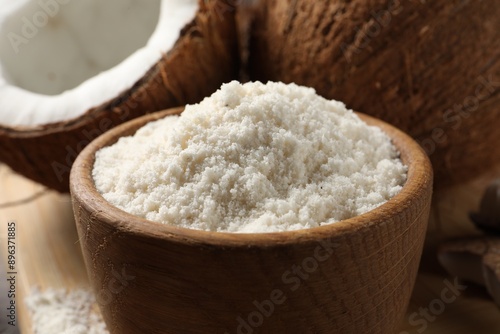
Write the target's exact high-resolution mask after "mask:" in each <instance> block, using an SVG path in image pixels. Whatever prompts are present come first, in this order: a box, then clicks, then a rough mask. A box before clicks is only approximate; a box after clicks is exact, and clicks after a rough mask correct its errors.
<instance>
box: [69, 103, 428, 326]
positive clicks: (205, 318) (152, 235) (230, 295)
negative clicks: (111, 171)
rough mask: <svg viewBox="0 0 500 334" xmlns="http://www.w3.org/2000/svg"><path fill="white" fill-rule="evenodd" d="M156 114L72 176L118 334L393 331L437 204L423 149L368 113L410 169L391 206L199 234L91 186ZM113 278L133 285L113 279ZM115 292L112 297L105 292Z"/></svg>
mask: <svg viewBox="0 0 500 334" xmlns="http://www.w3.org/2000/svg"><path fill="white" fill-rule="evenodd" d="M168 112H169V113H172V112H178V110H177V111H175V110H174V111H168ZM160 116H162V115H161V114H154V115H150V116H146V117H141V118H139V119H137V120H135V121H133V122H129V123H127V124H125V125H122V126H120V127H118V128H116V129H113V130H111V131H109V132H108V133H106V134H105V135H103V136H101V137H100V138H98V139H97V140H96V141H94V142H93V143H91V144H90V145H89V146H88V147H87V148H86V149H85V150H84V151H83V152H82V154H81V155H80V156H79V158H78V159H77V160H76V162H75V164H74V166H73V169H72V173H71V182H70V185H71V194H72V199H73V208H74V213H75V218H76V223H77V229H78V232H79V235H80V238H81V239H80V240H81V246H82V250H83V255H84V259H85V263H86V267H87V270H88V272H89V275H90V281H91V283H92V286H93V289H94V291H95V292H96V293H97V294H98V299H99V297H100V296H99V294H103V296H101V297H103V298H102V303H101V305H100V306H101V310H102V312H103V316H104V319H105V320H106V322H107V324H108V327H109V329H110V330H111V332H112V333H120V334H126V333H138V332H146V333H200V334H201V333H236V332H237V328H238V326H241V322H239V321H238V317H241V318H242V319H246V320H245V321H246V322H247V323H249V324H250V327H253V328H254V331H255V333H362V332H369V333H381V334H382V333H383V334H386V333H391V332H393V331H394V330H395V329H396V328H397V326H398V324H399V322H400V320H401V318H402V317H403V315H404V313H405V310H406V307H407V304H408V301H409V298H410V295H411V291H412V289H413V284H414V281H415V277H416V274H417V269H418V265H419V261H420V255H421V251H422V247H423V241H424V237H425V231H426V227H427V221H428V214H429V209H430V203H431V192H432V170H431V167H430V162H429V160H428V158H427V156H426V155H425V153H424V152H423V150H422V149H421V148H420V147H419V146H418V144H416V143H415V142H414V141H413V140H412V139H411V138H410V137H408V136H407V135H405V134H404V133H402V132H401V131H399V130H397V129H395V128H393V127H391V126H389V125H387V124H385V123H382V122H380V121H378V120H375V119H373V118H371V117H368V116H363V115H361V116H362V118H363V119H364V120H365V121H367V122H368V123H370V124H374V125H377V126H380V127H381V128H382V129H383V130H384V131H385V132H386V133H388V135H389V136H390V137H391V138H392V139H393V141H394V143H395V145H396V146H397V147H398V149H399V150H400V152H401V158H402V160H403V162H404V163H405V164H407V165H408V166H409V172H408V181H407V183H406V184H405V186H404V188H403V190H402V192H401V193H400V194H398V195H397V196H395V197H394V198H393V199H391V200H390V201H389V202H388V203H386V204H384V205H383V206H381V207H379V208H377V209H376V210H373V211H371V212H369V213H367V214H364V215H361V216H358V217H355V218H352V219H349V220H345V221H342V222H339V223H336V224H334V225H330V226H324V227H319V228H315V229H309V230H302V231H292V232H283V233H269V234H231V233H213V232H204V231H194V230H188V229H182V228H177V227H173V226H168V225H161V224H157V223H153V222H149V221H147V220H144V219H140V218H138V217H134V216H132V215H129V214H127V213H125V212H123V211H121V210H119V209H117V208H115V207H113V206H111V205H110V204H109V203H107V202H106V201H105V200H104V199H103V198H102V196H100V195H99V194H98V193H97V191H96V190H95V187H94V185H93V180H92V177H91V170H92V165H93V161H94V153H95V151H96V150H98V149H99V148H101V147H104V146H107V145H110V144H112V143H114V142H116V140H117V139H118V138H119V137H121V136H123V135H130V134H133V133H134V132H135V131H136V130H137V129H138V128H139V127H140V126H142V125H144V124H145V123H146V122H148V121H151V120H153V119H157V118H158V117H160ZM163 116H164V115H163ZM297 267H300V268H302V269H300V270H299V269H297ZM117 273H120V274H121V276H122V278H123V275H126V276H127V279H126V280H123V279H117ZM111 287H113V289H114V290H116V293H111V294H110V293H109V291H110V290H111ZM104 295H106V296H107V297H106V296H104ZM277 295H279V296H281V297H282V298H276V302H275V303H272V307H271V306H267V307H268V310H270V309H272V311H268V313H269V315H268V316H264V315H261V316H259V315H258V314H257V313H256V312H257V311H258V310H259V306H257V304H261V303H262V301H265V300H269V299H270V298H271V299H273V297H276V296H277ZM104 297H106V298H104ZM283 299H286V300H283ZM265 303H266V305H269V303H270V302H265ZM260 313H261V314H264V313H266V312H265V311H262V310H261V311H260ZM252 314H253V316H252ZM247 331H248V329H247Z"/></svg>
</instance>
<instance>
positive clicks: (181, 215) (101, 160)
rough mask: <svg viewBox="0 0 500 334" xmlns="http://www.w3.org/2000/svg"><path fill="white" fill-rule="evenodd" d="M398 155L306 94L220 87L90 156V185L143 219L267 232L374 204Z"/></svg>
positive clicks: (396, 167) (396, 182) (390, 181)
mask: <svg viewBox="0 0 500 334" xmlns="http://www.w3.org/2000/svg"><path fill="white" fill-rule="evenodd" d="M398 156H399V153H398V152H397V151H396V149H395V147H394V146H393V145H392V143H391V141H390V139H389V138H388V137H387V135H386V134H384V133H383V132H382V131H381V130H380V129H379V128H376V127H370V126H368V125H366V124H365V123H364V122H362V121H361V120H360V119H359V118H358V117H357V116H356V115H355V114H354V113H353V112H352V111H350V110H347V109H346V107H345V105H344V104H343V103H341V102H337V101H330V100H326V99H324V98H322V97H320V96H318V95H317V94H316V92H315V91H314V90H313V89H311V88H305V87H301V86H297V85H294V84H290V85H285V84H283V83H268V84H262V83H259V82H255V83H247V84H243V85H242V84H240V83H238V82H231V83H229V84H226V85H223V86H222V88H221V89H220V90H219V91H217V92H216V93H214V94H213V95H212V96H211V97H209V98H206V99H205V100H204V101H202V102H201V103H199V104H197V105H190V106H187V107H186V110H185V111H184V112H183V113H182V115H181V116H180V117H177V116H172V117H167V118H165V119H163V120H159V121H156V122H152V123H150V124H147V125H146V126H144V127H143V128H141V129H140V130H139V131H137V133H136V134H135V135H134V136H131V137H126V138H121V139H120V140H119V141H118V142H117V143H116V144H114V145H112V146H110V147H107V148H104V149H102V150H100V151H99V152H98V153H97V156H96V161H95V165H94V169H93V177H94V180H95V185H96V187H97V189H98V191H99V192H100V193H102V195H103V196H104V198H105V199H106V200H107V201H109V202H110V203H112V204H114V205H115V206H117V207H119V208H121V209H123V210H124V211H127V212H129V213H131V214H134V215H137V216H140V217H144V218H147V219H149V220H152V221H157V222H161V223H165V224H172V225H177V226H182V227H187V228H192V229H199V230H207V231H227V232H249V233H250V232H275V231H287V230H297V229H304V228H311V227H316V226H320V225H324V224H330V223H334V222H337V221H339V220H343V219H347V218H350V217H353V216H357V215H360V214H362V213H365V212H367V211H370V210H372V209H374V208H376V207H378V206H379V205H381V204H383V203H384V202H386V201H387V200H388V199H390V198H391V197H392V196H394V195H396V194H397V193H398V192H399V191H400V190H401V188H402V185H403V184H404V182H405V180H406V170H407V168H406V167H405V166H404V165H403V164H402V163H401V161H400V159H399V157H398Z"/></svg>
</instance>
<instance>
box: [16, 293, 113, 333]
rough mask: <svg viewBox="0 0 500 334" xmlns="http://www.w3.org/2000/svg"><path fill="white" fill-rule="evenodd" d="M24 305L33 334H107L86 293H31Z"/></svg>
mask: <svg viewBox="0 0 500 334" xmlns="http://www.w3.org/2000/svg"><path fill="white" fill-rule="evenodd" d="M25 302H26V305H27V307H28V310H29V311H30V314H31V319H32V324H33V332H34V333H35V334H56V333H57V334H109V332H108V330H107V329H106V325H105V323H104V320H103V319H102V316H101V314H100V312H99V309H98V307H97V303H96V300H95V297H94V295H93V294H92V292H91V291H89V290H85V289H78V290H73V291H67V290H64V289H48V290H46V291H44V292H41V291H39V290H38V289H33V290H32V292H31V293H30V295H29V296H28V297H27V298H26V300H25Z"/></svg>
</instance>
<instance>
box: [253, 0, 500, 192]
mask: <svg viewBox="0 0 500 334" xmlns="http://www.w3.org/2000/svg"><path fill="white" fill-rule="evenodd" d="M499 17H500V6H498V5H495V6H492V5H491V3H489V2H487V1H448V0H435V1H393V0H373V1H365V0H352V1H339V0H331V1H310V0H293V1H292V0H274V1H265V0H260V1H259V4H258V5H257V6H256V8H255V15H254V22H253V29H252V31H251V33H252V40H251V44H250V73H251V79H253V80H262V81H267V80H272V81H284V82H296V83H298V84H302V85H306V86H311V87H314V88H316V90H317V91H318V93H319V94H321V95H323V96H325V97H327V98H333V99H337V100H341V101H343V102H345V103H346V104H347V105H348V106H349V107H350V108H352V109H354V110H357V111H360V112H363V113H367V114H370V115H374V116H376V117H378V118H381V119H383V120H385V121H387V122H389V123H392V124H394V125H395V126H397V127H399V128H401V129H402V130H404V131H406V132H408V133H409V134H410V135H412V136H413V137H414V138H416V139H417V140H418V141H419V143H420V144H421V145H422V147H423V148H424V149H425V151H426V152H427V153H428V154H429V156H430V158H431V161H432V163H433V167H434V171H435V177H434V180H435V185H436V186H437V187H442V188H444V187H446V186H449V185H451V184H461V183H462V182H465V181H466V180H467V179H471V178H473V177H475V176H476V175H477V174H480V173H484V172H486V171H488V170H489V169H491V168H493V166H495V165H497V166H498V165H499V164H500V145H499V143H500V131H498V129H499V127H500V107H499V106H500V19H499Z"/></svg>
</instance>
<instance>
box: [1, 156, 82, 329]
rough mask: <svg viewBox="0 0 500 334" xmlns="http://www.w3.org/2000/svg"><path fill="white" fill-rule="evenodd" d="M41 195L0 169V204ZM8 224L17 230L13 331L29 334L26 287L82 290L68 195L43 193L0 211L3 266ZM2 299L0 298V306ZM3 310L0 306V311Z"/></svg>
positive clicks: (37, 189) (37, 188) (31, 185)
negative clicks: (14, 325)
mask: <svg viewBox="0 0 500 334" xmlns="http://www.w3.org/2000/svg"><path fill="white" fill-rule="evenodd" d="M43 189H44V188H43V187H42V186H40V185H39V184H35V183H34V182H32V181H29V180H27V179H25V178H23V177H21V176H19V175H17V174H15V173H14V172H13V171H12V170H10V169H9V168H7V167H6V166H5V165H3V164H0V204H3V203H7V202H13V201H17V200H22V199H25V198H29V197H31V196H32V195H33V194H37V193H40V191H43ZM10 221H13V222H15V223H16V230H17V232H16V233H17V235H16V236H17V238H16V247H17V252H16V257H17V273H18V274H17V281H16V283H17V295H16V300H17V307H18V309H17V320H18V327H19V329H20V333H21V334H32V333H33V330H32V328H31V320H30V316H29V314H28V312H27V309H26V307H25V305H24V302H23V300H24V298H25V297H26V296H27V294H28V293H29V292H30V291H31V288H32V287H35V286H37V287H39V288H41V289H47V288H56V289H57V288H61V289H73V288H77V287H88V279H87V274H86V271H85V267H84V266H83V259H82V255H81V251H80V245H79V243H78V234H77V232H76V228H75V223H74V218H73V211H72V210H71V198H70V197H69V196H68V195H61V194H58V193H56V192H53V191H47V192H46V193H44V194H43V195H42V196H40V197H37V198H36V199H35V200H33V201H30V202H28V203H25V204H22V205H18V206H12V207H9V208H4V207H2V208H0V256H1V258H0V261H2V262H4V261H5V260H6V252H7V247H6V239H7V223H8V222H10ZM0 279H2V280H4V279H5V272H3V271H2V272H0ZM6 297H7V296H6V295H5V296H4V295H2V296H0V303H1V302H3V301H5V298H6ZM3 305H4V304H3V303H1V305H0V307H2V309H3ZM1 316H2V317H3V312H2V315H1ZM2 320H3V319H2Z"/></svg>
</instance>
